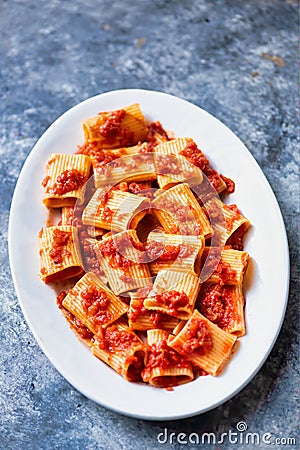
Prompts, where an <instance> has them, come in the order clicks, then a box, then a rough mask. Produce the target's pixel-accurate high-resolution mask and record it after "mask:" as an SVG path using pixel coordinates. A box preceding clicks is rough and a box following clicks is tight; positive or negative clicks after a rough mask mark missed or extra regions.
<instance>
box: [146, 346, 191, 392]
mask: <svg viewBox="0 0 300 450" xmlns="http://www.w3.org/2000/svg"><path fill="white" fill-rule="evenodd" d="M189 366H190V363H189V361H187V359H186V358H185V357H184V356H182V355H180V354H179V353H178V352H176V351H175V350H173V349H172V348H171V347H169V346H168V345H167V340H166V339H163V340H162V341H159V342H155V343H153V344H152V345H151V346H150V350H149V353H148V362H147V365H146V367H145V369H144V370H143V372H142V377H143V380H144V381H149V380H150V378H151V372H152V370H153V369H155V368H159V369H169V368H171V367H189ZM172 381H173V383H174V379H173V380H172Z"/></svg>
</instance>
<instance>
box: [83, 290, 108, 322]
mask: <svg viewBox="0 0 300 450" xmlns="http://www.w3.org/2000/svg"><path fill="white" fill-rule="evenodd" d="M80 297H81V299H80V300H81V305H82V308H83V310H84V311H85V313H86V314H87V316H88V317H89V319H91V320H92V322H93V324H94V325H102V324H103V323H106V322H108V321H110V320H111V319H112V315H111V313H110V312H109V311H107V308H108V306H109V304H110V299H109V298H108V296H107V295H106V294H105V293H104V292H102V291H100V289H98V288H97V287H96V286H89V287H87V288H86V289H84V290H83V291H82V292H80Z"/></svg>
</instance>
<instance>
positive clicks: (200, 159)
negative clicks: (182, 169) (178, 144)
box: [179, 141, 209, 173]
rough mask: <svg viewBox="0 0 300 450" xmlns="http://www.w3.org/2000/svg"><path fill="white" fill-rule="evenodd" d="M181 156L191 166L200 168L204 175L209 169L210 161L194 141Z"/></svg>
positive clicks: (182, 151) (185, 148)
mask: <svg viewBox="0 0 300 450" xmlns="http://www.w3.org/2000/svg"><path fill="white" fill-rule="evenodd" d="M179 154H180V155H182V156H184V157H185V158H186V159H187V160H188V161H189V162H190V163H191V164H194V166H197V167H199V169H200V170H202V172H204V173H205V170H206V169H208V167H209V162H208V159H207V158H206V156H205V155H204V154H203V153H202V152H201V151H200V150H199V149H198V147H197V144H196V143H195V142H193V141H191V142H189V143H188V144H187V145H186V146H185V147H184V149H183V150H181V152H180V153H179Z"/></svg>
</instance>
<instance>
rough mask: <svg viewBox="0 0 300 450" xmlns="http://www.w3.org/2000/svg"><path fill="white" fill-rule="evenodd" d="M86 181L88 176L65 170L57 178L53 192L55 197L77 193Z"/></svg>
mask: <svg viewBox="0 0 300 450" xmlns="http://www.w3.org/2000/svg"><path fill="white" fill-rule="evenodd" d="M85 180H86V176H85V175H84V174H83V173H82V172H80V171H79V170H76V169H70V170H65V171H64V172H62V173H61V174H60V175H59V176H58V177H57V179H56V182H55V184H54V185H53V188H52V192H53V194H55V195H64V194H66V193H67V192H71V191H76V190H77V189H78V188H79V187H81V186H82V185H83V183H84V182H85Z"/></svg>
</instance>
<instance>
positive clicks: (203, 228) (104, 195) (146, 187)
mask: <svg viewBox="0 0 300 450" xmlns="http://www.w3.org/2000/svg"><path fill="white" fill-rule="evenodd" d="M82 125H83V135H84V143H83V145H79V146H78V149H77V151H76V152H74V154H59V153H52V154H51V155H50V158H49V160H48V162H47V165H46V174H45V178H44V180H43V181H42V186H43V188H44V198H43V203H44V205H45V206H46V207H47V208H48V209H49V212H50V211H55V212H56V213H57V216H59V219H58V220H57V221H56V222H55V223H50V222H49V221H48V223H47V226H45V227H44V228H43V229H42V230H41V231H40V233H39V247H40V262H41V264H40V277H41V279H42V280H43V281H44V282H45V283H50V284H52V285H53V286H54V287H55V288H56V290H58V291H59V293H58V295H57V305H58V307H59V308H60V309H61V311H62V313H63V314H64V316H65V318H66V320H67V321H68V323H69V325H70V326H71V328H72V330H73V331H74V332H75V333H76V335H77V336H78V337H79V338H80V339H81V341H82V342H84V343H85V344H86V345H87V346H88V347H89V348H90V350H91V352H92V353H93V355H95V356H96V357H97V358H99V359H100V360H102V361H103V362H104V363H106V364H107V365H109V366H110V367H111V368H112V369H114V370H115V371H116V372H117V373H118V374H120V375H121V376H123V377H124V378H125V379H126V380H128V381H133V382H138V381H139V382H143V383H149V384H150V385H152V386H154V387H160V388H167V389H168V390H172V389H173V387H174V386H177V385H180V384H183V383H187V382H191V381H192V380H194V379H195V378H196V377H199V376H203V375H212V376H217V375H218V374H220V372H221V371H222V369H223V368H224V365H225V363H227V362H228V361H229V359H230V356H231V355H232V353H233V348H234V346H235V343H236V341H237V339H238V338H240V337H242V336H243V335H244V334H245V333H246V326H245V317H244V306H245V299H244V295H243V278H244V274H245V272H246V269H247V264H248V260H249V255H248V253H247V252H246V251H244V249H243V236H244V234H245V233H246V231H247V229H248V227H249V225H250V223H249V220H248V219H247V218H246V217H244V216H243V215H242V213H241V212H240V210H239V209H238V207H237V206H236V205H235V204H231V205H230V204H229V205H228V204H226V203H225V202H224V201H223V200H224V195H228V194H230V193H232V192H233V191H234V189H235V186H234V182H233V181H232V180H231V179H229V178H227V177H225V176H224V175H222V174H219V173H218V172H217V171H216V170H214V169H213V168H212V167H211V165H210V163H209V160H208V159H207V157H206V155H205V154H204V153H203V152H202V150H200V148H199V147H198V145H197V143H196V142H195V141H194V140H193V139H191V138H190V137H179V138H171V137H170V136H169V135H168V133H167V132H166V131H165V130H164V129H163V127H162V125H161V124H160V123H159V122H152V123H147V122H146V120H145V118H144V115H143V113H142V111H141V109H140V106H139V105H138V104H134V105H130V106H127V107H124V108H122V109H119V110H114V111H106V112H101V113H99V114H98V115H97V116H95V117H91V118H88V119H86V120H85V121H84V123H83V124H82ZM51 150H52V149H51ZM54 150H56V149H54Z"/></svg>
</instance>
